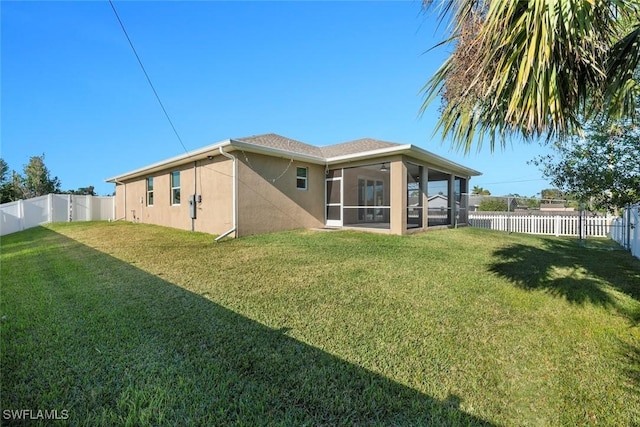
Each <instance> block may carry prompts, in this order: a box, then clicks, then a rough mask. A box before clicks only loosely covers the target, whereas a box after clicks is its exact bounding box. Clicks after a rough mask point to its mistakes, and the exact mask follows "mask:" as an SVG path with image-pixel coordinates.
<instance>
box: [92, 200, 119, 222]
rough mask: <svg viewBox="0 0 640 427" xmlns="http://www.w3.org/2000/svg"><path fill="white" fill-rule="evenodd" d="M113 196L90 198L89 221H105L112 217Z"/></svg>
mask: <svg viewBox="0 0 640 427" xmlns="http://www.w3.org/2000/svg"><path fill="white" fill-rule="evenodd" d="M113 203H114V199H113V197H92V198H91V221H106V220H108V219H112V218H113Z"/></svg>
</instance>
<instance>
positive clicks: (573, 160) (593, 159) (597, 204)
mask: <svg viewBox="0 0 640 427" xmlns="http://www.w3.org/2000/svg"><path fill="white" fill-rule="evenodd" d="M553 149H554V155H547V156H539V157H537V158H536V159H534V160H533V161H532V163H534V164H536V165H538V166H539V167H540V168H541V170H542V172H543V174H544V175H545V176H546V177H548V178H549V179H550V180H551V182H552V183H553V184H554V185H556V186H557V187H558V188H560V189H562V190H564V191H565V192H569V193H571V194H572V195H573V196H574V197H576V198H577V199H578V200H579V201H581V202H583V203H587V204H588V205H589V207H590V208H591V209H593V210H600V209H607V210H615V208H619V207H624V206H625V205H626V204H628V203H636V202H638V201H640V129H639V128H638V126H637V125H634V124H632V123H631V121H630V120H618V121H615V122H611V121H610V120H608V119H606V118H603V117H601V118H600V119H599V120H592V121H591V122H590V123H589V125H588V126H587V127H586V131H585V137H584V138H580V137H578V136H575V137H573V138H571V144H566V143H561V142H556V143H555V144H554V145H553Z"/></svg>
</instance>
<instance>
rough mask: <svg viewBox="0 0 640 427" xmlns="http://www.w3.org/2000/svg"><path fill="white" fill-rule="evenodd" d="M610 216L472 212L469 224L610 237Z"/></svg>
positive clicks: (559, 233) (543, 232) (525, 230)
mask: <svg viewBox="0 0 640 427" xmlns="http://www.w3.org/2000/svg"><path fill="white" fill-rule="evenodd" d="M611 222H612V219H611V218H605V217H594V216H584V217H583V218H582V222H580V217H579V216H576V215H526V214H525V215H523V214H517V213H510V214H508V213H506V212H505V213H496V212H491V213H489V212H469V225H470V226H472V227H478V228H488V229H490V230H499V231H509V232H512V233H527V234H546V235H551V236H578V235H579V234H580V227H582V235H583V236H591V237H609V231H610V228H611Z"/></svg>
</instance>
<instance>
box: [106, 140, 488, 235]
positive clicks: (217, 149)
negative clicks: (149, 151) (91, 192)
mask: <svg viewBox="0 0 640 427" xmlns="http://www.w3.org/2000/svg"><path fill="white" fill-rule="evenodd" d="M477 175H480V172H477V171H475V170H473V169H469V168H467V167H465V166H462V165H460V164H457V163H454V162H451V161H449V160H447V159H445V158H443V157H440V156H437V155H435V154H433V153H430V152H428V151H426V150H423V149H421V148H419V147H416V146H414V145H410V144H397V143H391V142H385V141H379V140H375V139H370V138H364V139H359V140H356V141H351V142H345V143H342V144H335V145H329V146H324V147H317V146H313V145H309V144H305V143H303V142H300V141H296V140H293V139H290V138H286V137H283V136H280V135H276V134H265V135H257V136H251V137H247V138H237V139H227V140H225V141H221V142H219V143H217V144H213V145H210V146H207V147H204V148H202V149H199V150H195V151H191V152H188V153H185V154H182V155H180V156H177V157H174V158H171V159H167V160H164V161H162V162H159V163H155V164H152V165H149V166H145V167H143V168H140V169H136V170H134V171H131V172H127V173H124V174H121V175H118V176H115V177H113V178H110V179H108V180H107V182H112V183H114V184H115V186H116V190H115V194H116V216H117V218H118V219H123V220H127V221H136V222H145V223H151V224H158V225H164V226H169V227H175V228H181V229H185V230H194V231H201V232H205V233H211V234H215V235H218V236H219V238H221V237H224V236H227V235H230V236H234V237H239V236H246V235H250V234H260V233H269V232H274V231H281V230H287V229H295V228H324V227H337V228H358V229H367V230H372V231H378V232H386V233H392V234H406V233H411V232H414V231H417V230H426V229H427V228H429V227H437V226H453V225H457V224H465V223H466V222H467V212H466V206H467V204H466V199H465V195H466V193H467V190H468V188H469V179H470V178H471V177H472V176H477ZM432 192H433V194H440V195H441V196H443V197H439V198H438V206H437V207H434V208H435V209H434V210H433V213H432V214H430V213H429V212H430V211H429V207H430V206H429V195H431V193H432ZM443 200H445V202H446V203H447V204H448V206H447V209H446V210H443V209H442V203H443ZM443 212H444V214H443Z"/></svg>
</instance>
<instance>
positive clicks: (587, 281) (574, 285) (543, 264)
mask: <svg viewBox="0 0 640 427" xmlns="http://www.w3.org/2000/svg"><path fill="white" fill-rule="evenodd" d="M607 243H608V242H600V241H595V242H590V243H589V247H583V246H579V245H578V243H577V242H576V241H571V240H567V239H553V238H549V239H545V240H544V246H543V247H542V248H540V247H536V246H531V245H524V244H512V245H509V246H506V247H503V248H501V249H498V250H496V251H495V252H494V253H493V255H494V257H495V258H496V261H495V262H494V263H493V264H491V265H490V267H489V270H490V271H491V272H492V273H494V274H496V275H498V276H501V277H504V278H506V279H508V280H509V281H511V282H512V283H514V284H515V285H516V286H518V287H520V288H522V289H528V290H534V289H545V290H546V291H547V292H549V293H550V294H552V295H556V296H559V297H563V298H565V299H566V300H567V301H569V302H571V303H576V304H584V303H590V304H595V305H600V306H606V307H613V308H615V309H617V310H618V311H619V312H620V313H621V314H623V315H625V316H627V317H629V318H630V319H631V320H632V321H633V322H636V323H637V322H639V321H640V310H638V304H634V307H630V306H629V305H625V306H621V305H620V304H619V301H616V299H615V298H614V297H613V295H612V294H611V293H610V292H608V290H609V289H612V290H615V291H618V292H622V293H624V294H626V295H628V296H630V297H631V298H632V299H634V300H635V302H640V261H638V260H636V259H634V258H633V257H632V256H631V255H630V254H628V253H627V252H625V251H621V250H610V249H611V247H610V245H608V244H607Z"/></svg>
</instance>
